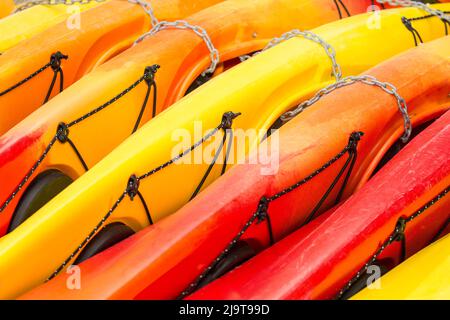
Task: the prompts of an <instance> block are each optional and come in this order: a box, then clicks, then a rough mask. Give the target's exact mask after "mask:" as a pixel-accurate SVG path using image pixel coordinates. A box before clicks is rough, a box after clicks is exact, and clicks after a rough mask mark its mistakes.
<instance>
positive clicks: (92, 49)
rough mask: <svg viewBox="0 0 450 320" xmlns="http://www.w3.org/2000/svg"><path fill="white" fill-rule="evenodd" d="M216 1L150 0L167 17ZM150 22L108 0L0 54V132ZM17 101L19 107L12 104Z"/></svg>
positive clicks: (131, 7) (121, 0)
mask: <svg viewBox="0 0 450 320" xmlns="http://www.w3.org/2000/svg"><path fill="white" fill-rule="evenodd" d="M219 1H220V0H201V1H195V2H191V1H187V2H185V3H184V2H183V4H180V1H179V0H169V1H167V0H157V1H153V2H152V3H153V6H154V10H155V12H154V14H155V15H156V16H157V17H158V18H159V19H164V20H165V19H169V20H173V19H180V18H184V17H186V16H188V15H190V14H192V13H194V12H196V11H197V10H200V9H203V8H205V7H208V6H209V5H211V4H215V3H217V2H219ZM32 9H33V8H31V9H27V10H25V11H23V13H24V14H25V13H27V12H28V11H29V10H32ZM44 9H45V8H44ZM61 10H62V9H61ZM39 19H42V18H40V17H39ZM72 20H73V21H72ZM150 20H151V19H150V16H149V15H148V14H147V13H146V11H145V10H144V9H143V8H142V7H141V6H140V5H139V4H135V3H131V2H128V1H125V0H111V1H108V2H104V3H102V4H101V5H98V6H97V7H95V8H92V9H91V10H88V11H85V12H82V13H80V16H79V18H78V19H76V18H75V17H74V18H73V19H71V20H68V21H66V20H65V19H64V21H63V22H60V23H59V24H56V25H55V26H53V28H52V32H41V33H39V34H37V35H35V36H34V37H33V38H31V39H29V40H27V41H22V42H21V43H20V44H18V45H16V46H14V47H13V48H10V49H9V50H7V51H6V52H4V53H3V54H2V55H1V56H0V83H1V85H0V110H1V111H0V119H1V120H0V135H2V134H4V133H5V132H6V131H7V130H9V129H10V128H12V127H13V126H14V125H15V124H17V123H18V122H19V121H21V120H22V119H23V118H25V117H26V116H27V115H29V114H30V113H32V112H33V111H34V110H36V109H37V108H39V107H40V106H41V105H42V104H43V103H45V102H47V101H48V100H49V99H50V98H52V97H54V96H55V95H56V94H57V93H59V92H61V91H62V90H63V89H64V88H67V87H68V86H70V85H71V84H72V83H74V82H75V81H77V80H78V79H80V78H81V77H82V76H83V75H85V74H86V73H88V72H90V71H91V70H92V69H94V68H95V67H97V66H98V65H100V64H102V63H103V62H105V61H107V60H109V59H111V58H112V57H114V56H115V55H117V54H118V53H120V52H122V51H124V50H125V49H127V48H129V47H130V46H131V45H132V44H133V42H134V41H135V40H136V39H137V38H138V37H139V36H140V35H142V34H143V33H144V32H146V31H148V30H149V29H150V26H151V24H150ZM20 21H22V20H20ZM77 21H78V22H77ZM27 25H28V24H27ZM8 26H12V24H8ZM17 105H20V106H21V107H20V108H16V107H14V106H17Z"/></svg>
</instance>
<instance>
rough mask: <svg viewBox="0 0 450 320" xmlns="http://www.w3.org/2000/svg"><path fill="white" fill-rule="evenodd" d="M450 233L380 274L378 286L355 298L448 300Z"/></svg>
mask: <svg viewBox="0 0 450 320" xmlns="http://www.w3.org/2000/svg"><path fill="white" fill-rule="evenodd" d="M449 271H450V234H449V235H447V236H445V237H444V238H442V239H440V240H438V241H436V242H434V243H433V244H431V245H429V246H428V247H427V248H425V249H423V250H422V251H420V252H418V253H417V254H415V255H414V256H412V257H411V258H409V259H408V260H406V261H405V262H403V263H402V264H401V265H399V266H398V267H396V268H395V269H393V270H391V271H389V272H388V273H387V274H386V275H384V276H383V277H381V280H380V281H381V283H380V285H381V287H380V288H379V289H368V288H366V289H364V290H363V291H361V292H360V293H358V294H356V295H355V296H354V297H353V298H352V299H354V300H384V299H389V300H391V299H392V300H400V299H405V300H449V299H450V277H449Z"/></svg>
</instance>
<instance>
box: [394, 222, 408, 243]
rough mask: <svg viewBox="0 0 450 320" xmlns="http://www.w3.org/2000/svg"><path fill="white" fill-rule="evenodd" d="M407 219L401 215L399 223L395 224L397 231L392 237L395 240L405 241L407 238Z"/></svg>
mask: <svg viewBox="0 0 450 320" xmlns="http://www.w3.org/2000/svg"><path fill="white" fill-rule="evenodd" d="M406 223H407V221H406V219H405V218H404V217H400V218H399V219H398V221H397V225H396V226H395V232H394V235H393V237H392V239H393V241H403V239H404V238H405V230H406Z"/></svg>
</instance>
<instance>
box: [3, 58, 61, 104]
mask: <svg viewBox="0 0 450 320" xmlns="http://www.w3.org/2000/svg"><path fill="white" fill-rule="evenodd" d="M67 59H69V56H67V55H65V54H62V53H61V52H59V51H58V52H55V53H53V54H52V55H51V56H50V61H49V62H48V63H47V64H45V65H44V66H42V67H41V68H39V69H38V70H36V71H35V72H33V73H32V74H30V75H29V76H27V77H26V78H24V79H22V80H20V81H19V82H17V83H16V84H14V85H12V86H11V87H9V88H8V89H6V90H4V91H1V92H0V97H2V96H4V95H6V94H8V93H10V92H11V91H13V90H15V89H17V88H18V87H20V86H22V85H23V84H25V83H27V82H28V81H30V80H32V79H33V78H35V77H36V76H38V75H39V74H41V73H42V72H44V71H45V70H47V69H49V68H51V69H52V70H53V79H52V82H51V83H50V87H49V89H48V91H47V94H46V95H45V99H44V102H43V103H44V104H45V103H47V102H48V100H49V99H50V96H51V94H52V92H53V88H54V86H55V84H56V80H57V78H58V75H59V92H62V91H63V90H64V72H63V69H62V67H61V65H62V60H67Z"/></svg>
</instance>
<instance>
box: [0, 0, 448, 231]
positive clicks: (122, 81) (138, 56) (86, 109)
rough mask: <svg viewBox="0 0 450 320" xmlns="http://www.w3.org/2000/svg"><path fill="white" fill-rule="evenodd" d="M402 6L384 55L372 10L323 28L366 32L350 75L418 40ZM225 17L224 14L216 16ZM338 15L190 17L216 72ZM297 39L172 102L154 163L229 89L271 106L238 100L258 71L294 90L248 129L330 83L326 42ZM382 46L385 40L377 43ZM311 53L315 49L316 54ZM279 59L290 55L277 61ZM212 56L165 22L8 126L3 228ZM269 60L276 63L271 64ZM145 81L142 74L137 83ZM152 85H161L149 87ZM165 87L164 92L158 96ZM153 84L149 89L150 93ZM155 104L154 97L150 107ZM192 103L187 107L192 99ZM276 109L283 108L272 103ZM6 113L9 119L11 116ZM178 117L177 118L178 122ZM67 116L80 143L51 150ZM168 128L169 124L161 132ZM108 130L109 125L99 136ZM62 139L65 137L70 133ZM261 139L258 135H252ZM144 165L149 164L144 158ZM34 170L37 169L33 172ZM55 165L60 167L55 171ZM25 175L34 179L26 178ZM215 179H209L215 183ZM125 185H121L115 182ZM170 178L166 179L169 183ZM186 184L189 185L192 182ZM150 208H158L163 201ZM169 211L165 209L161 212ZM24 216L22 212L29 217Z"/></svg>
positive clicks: (260, 6) (251, 4) (216, 9)
mask: <svg viewBox="0 0 450 320" xmlns="http://www.w3.org/2000/svg"><path fill="white" fill-rule="evenodd" d="M110 3H112V2H110ZM358 3H359V4H358V5H355V6H353V5H352V6H350V7H349V10H352V11H351V12H363V11H364V10H365V5H361V4H362V3H364V1H363V2H358ZM366 4H367V3H366ZM136 10H137V9H136ZM263 11H264V12H265V11H270V12H271V15H268V16H267V17H265V18H264V19H262V20H261V15H260V12H263ZM138 12H140V11H138ZM404 13H405V14H410V15H414V14H416V15H421V14H422V12H421V11H419V10H417V9H406V11H404ZM399 14H400V13H399V12H393V13H391V14H388V15H386V29H385V30H380V31H376V32H374V34H373V36H377V37H378V40H379V43H382V42H384V40H383V39H382V38H384V35H383V34H384V32H385V31H387V30H388V28H389V26H390V25H391V24H392V25H395V26H396V27H397V33H392V34H391V39H392V43H393V44H394V43H395V42H397V41H398V39H401V38H404V39H405V43H403V44H402V45H393V48H391V49H389V50H387V51H386V52H384V53H382V54H369V55H367V53H366V52H365V51H364V48H363V47H362V46H363V45H366V43H367V45H369V43H370V42H372V40H370V39H365V38H364V35H365V33H364V30H365V29H366V28H365V18H364V17H359V18H356V17H355V18H356V19H355V20H352V21H349V22H344V21H342V25H343V26H344V29H343V30H342V31H339V32H336V31H335V30H334V28H335V27H334V26H330V27H326V28H323V29H322V30H323V31H320V32H322V33H323V34H325V35H327V36H328V37H331V38H333V39H334V42H335V43H337V42H339V39H340V37H341V36H344V35H345V37H346V38H347V39H348V41H349V42H350V41H351V39H352V37H353V35H352V34H353V32H355V31H356V32H359V34H360V37H359V38H360V39H361V40H360V41H361V43H354V44H353V45H352V46H348V47H346V46H343V47H342V52H341V55H342V58H341V60H343V61H341V63H344V65H343V66H344V71H345V72H346V73H348V74H351V73H354V72H361V71H363V70H364V69H366V68H367V67H368V66H372V65H374V64H376V63H377V62H379V61H381V60H382V59H384V58H386V57H390V56H392V55H393V54H395V53H397V52H400V51H402V50H404V49H406V48H409V47H411V46H413V45H414V44H413V42H412V41H411V39H410V35H409V32H408V31H407V30H406V29H405V28H404V27H403V25H402V24H401V22H400V20H399V19H400V16H399ZM244 16H245V17H253V18H252V19H250V20H249V21H251V22H249V23H248V24H245V25H243V24H241V23H240V22H241V21H242V18H243V17H244ZM302 16H304V18H303V19H299V18H298V17H302ZM217 17H222V18H221V19H217ZM337 19H339V15H338V13H337V9H336V7H335V6H334V4H332V3H330V1H328V0H302V1H298V0H284V1H279V0H264V1H261V0H252V1H246V0H233V1H226V2H223V3H220V4H218V5H216V6H213V7H211V8H208V9H206V10H203V11H202V12H200V13H198V14H195V15H193V16H191V17H190V18H189V19H187V21H188V23H189V24H190V25H192V26H202V27H204V28H205V30H206V31H207V34H208V35H209V38H210V39H211V40H212V43H214V45H215V47H216V49H217V50H218V52H219V54H220V59H221V62H220V63H219V64H218V65H217V68H216V71H215V73H216V74H218V73H221V72H222V71H223V70H224V69H226V68H230V66H232V65H233V64H235V63H236V60H239V57H240V56H241V55H245V54H249V53H252V52H254V51H258V50H261V49H262V48H264V46H265V45H266V44H267V43H268V42H269V41H270V39H272V37H274V36H277V35H279V34H282V33H283V32H285V31H287V30H290V29H292V28H295V27H300V28H302V29H304V28H310V27H314V26H317V25H319V24H321V23H322V22H323V23H325V22H328V21H333V20H337ZM280 20H281V21H280ZM427 23H428V22H427ZM427 23H425V24H427ZM429 23H430V25H436V26H438V25H439V24H440V22H439V21H434V19H430V20H429ZM389 33H390V32H389ZM441 34H442V30H438V31H436V32H435V31H433V30H429V31H426V32H425V33H424V35H423V36H424V38H425V39H426V40H429V39H433V38H435V37H438V36H440V35H441ZM295 40H297V41H295ZM295 40H294V41H292V42H291V44H290V45H289V46H288V47H289V48H287V49H288V50H291V51H292V52H290V53H289V54H288V55H285V51H284V50H278V51H276V52H277V53H275V54H274V55H272V56H271V57H269V58H266V60H265V61H266V62H263V63H261V64H260V63H258V64H257V65H255V66H254V67H250V69H247V71H243V72H242V71H241V72H242V73H241V74H242V75H247V74H248V75H251V78H249V79H244V78H242V77H241V78H242V79H241V80H240V84H241V85H243V86H242V87H241V88H238V87H237V86H236V85H235V86H230V84H232V83H233V82H235V81H234V79H233V78H232V77H228V78H227V79H228V80H225V81H224V82H222V83H221V84H218V85H217V84H216V85H214V89H213V90H209V91H207V93H206V95H205V94H204V95H203V96H201V97H199V98H196V99H200V100H197V101H202V102H203V101H205V102H206V101H207V100H211V98H210V97H211V96H212V95H216V94H217V93H220V96H218V97H217V98H216V99H215V100H213V101H210V104H206V105H205V103H201V104H200V105H199V106H197V104H198V103H197V102H192V101H191V100H188V102H187V103H184V102H183V103H182V106H179V107H177V108H176V109H175V110H174V111H172V112H171V113H170V114H171V115H169V116H168V118H167V117H166V118H165V119H169V120H164V119H162V120H159V122H157V123H156V124H155V125H154V126H153V128H154V129H151V130H156V131H155V132H157V135H154V134H153V133H149V134H150V135H152V136H153V137H154V138H155V140H154V142H150V141H149V143H146V144H145V148H148V147H149V146H150V145H153V146H154V147H157V148H160V146H161V148H160V149H159V152H160V155H155V156H156V157H154V159H153V160H152V161H153V163H158V162H161V161H164V160H165V159H168V158H169V157H170V152H171V150H170V149H171V146H172V145H173V143H166V142H165V139H170V135H171V133H172V130H173V129H174V128H177V127H176V125H180V127H179V128H189V130H191V127H192V120H201V119H202V118H203V117H207V118H208V121H207V122H205V123H204V124H205V126H206V125H207V126H208V127H207V128H206V129H209V127H210V126H216V125H217V124H218V122H220V120H221V117H222V115H223V114H224V113H225V112H226V111H229V110H228V108H229V107H230V106H229V105H228V106H226V105H225V104H223V103H219V101H220V99H219V97H220V98H223V97H227V95H228V94H229V93H230V92H235V93H236V99H237V100H236V104H238V106H236V107H238V108H244V107H245V108H252V110H257V109H258V108H259V106H262V105H263V104H264V103H265V102H264V101H263V99H261V100H260V102H259V106H258V105H256V104H255V105H254V106H244V104H241V103H238V99H242V98H241V96H243V95H246V93H245V89H246V87H248V86H250V84H251V83H252V81H254V80H255V79H258V78H259V77H260V76H261V75H262V74H264V76H265V78H264V80H263V81H260V85H259V86H258V88H256V90H258V91H259V90H265V89H266V88H267V87H269V86H272V81H271V79H272V71H273V70H276V69H278V68H279V71H278V76H277V77H278V78H279V84H277V85H276V86H274V87H273V88H272V89H271V90H272V91H271V92H272V93H275V92H276V90H277V87H278V88H282V87H283V85H284V84H286V82H288V81H289V82H290V84H289V85H290V89H289V90H288V92H286V94H285V97H281V96H280V100H278V101H271V102H270V103H269V104H270V105H268V106H267V107H265V108H266V114H265V115H261V116H260V117H258V118H252V117H251V114H250V109H249V112H248V115H246V116H245V117H241V118H244V119H246V120H245V127H247V128H250V127H254V126H256V127H258V128H265V129H267V128H268V127H269V126H270V123H269V122H267V119H265V118H263V117H265V116H267V117H269V116H270V119H269V121H274V120H275V118H276V117H277V116H279V114H280V113H281V112H283V110H286V109H287V108H289V107H291V106H292V104H293V103H295V102H297V101H299V100H300V99H302V97H304V96H306V95H308V94H310V93H311V92H314V91H315V90H316V89H317V88H318V87H320V86H322V85H323V84H325V83H329V82H332V81H333V79H334V77H333V76H332V73H331V62H330V58H329V57H328V56H327V54H326V51H325V49H324V48H323V47H322V46H321V45H319V44H317V43H314V42H312V41H306V40H305V41H300V39H295ZM303 46H306V48H307V49H306V50H305V51H303ZM359 46H361V47H359ZM373 48H376V45H375V44H374V45H373ZM296 50H297V51H296ZM298 50H300V51H298ZM354 52H358V54H359V55H358V58H359V59H360V62H359V63H358V64H357V65H356V66H355V67H353V60H354V59H353V58H352V57H351V55H352V54H354ZM285 56H286V58H287V59H291V60H292V63H294V64H295V65H296V66H298V69H293V68H291V67H290V66H288V65H286V64H285V61H286V60H284V59H285V58H284V57H285ZM311 57H314V58H313V59H310V58H311ZM276 59H281V60H280V61H278V62H277V63H276V64H274V65H273V66H270V65H271V64H272V62H273V61H275V60H276ZM156 64H157V65H159V66H160V70H158V71H157V72H156V70H157V67H156V66H155V65H156ZM210 64H211V56H210V52H209V51H208V47H207V46H206V45H205V43H204V40H203V39H202V38H201V37H199V36H198V35H197V34H196V33H194V32H193V31H191V30H176V29H167V30H162V31H160V32H158V33H156V34H155V35H153V36H150V37H148V38H146V39H145V40H144V41H142V42H140V43H139V44H138V45H136V46H135V47H133V48H131V49H129V50H127V51H126V52H124V53H123V54H120V55H119V56H117V57H116V58H114V59H112V60H111V61H109V62H107V63H105V64H104V65H102V66H100V67H99V68H97V70H95V71H93V72H91V73H90V74H88V75H86V76H85V77H84V78H83V79H81V80H80V81H78V82H77V83H75V84H74V85H73V86H72V87H71V88H69V89H67V90H66V91H65V92H63V93H62V94H60V95H59V96H57V97H56V98H54V99H52V101H50V102H49V103H47V104H46V105H44V106H43V107H41V108H39V109H38V110H36V112H34V113H32V114H31V115H30V116H29V117H27V118H26V119H24V120H23V121H21V122H20V123H19V124H18V125H16V126H15V127H14V128H12V129H11V130H10V131H9V132H8V133H6V134H5V135H3V136H2V137H1V138H0V176H1V177H2V179H3V183H2V184H1V185H0V201H1V205H0V211H1V212H2V213H1V215H0V232H1V233H2V234H4V233H5V232H6V231H7V230H8V229H9V230H11V229H12V228H10V225H11V223H10V222H11V217H12V216H13V214H14V215H17V210H18V209H17V208H18V207H20V202H25V203H27V205H25V207H26V208H30V209H32V210H27V212H26V213H24V214H20V216H29V215H30V214H32V213H33V212H34V211H36V210H37V208H39V207H40V206H42V205H43V204H45V202H47V201H48V200H49V198H48V195H51V196H53V195H55V194H56V193H58V192H59V191H61V190H62V189H63V188H65V187H66V186H67V185H68V184H69V183H70V182H71V181H72V180H74V179H76V178H78V177H79V176H81V175H82V174H83V173H84V172H85V171H86V169H88V168H90V167H92V166H93V165H95V164H96V163H97V162H98V161H99V160H101V159H102V158H103V157H104V156H106V155H107V154H108V153H109V152H111V151H112V150H113V149H114V148H115V147H116V146H117V145H119V144H120V143H121V142H122V141H123V140H125V139H126V138H127V137H129V136H130V134H131V133H132V132H134V131H135V129H136V128H137V127H139V126H140V124H142V123H145V122H147V121H148V120H149V119H151V118H152V117H153V115H155V114H156V113H159V112H161V111H162V110H164V109H166V108H167V107H168V106H170V105H171V104H172V103H173V102H175V101H177V100H179V99H180V98H182V97H183V96H184V95H185V94H186V92H187V91H188V90H189V89H190V88H192V87H191V85H192V83H195V82H196V79H198V78H199V77H200V78H201V77H202V73H203V71H205V70H206V69H207V68H208V67H210ZM302 64H304V66H302ZM266 65H267V66H270V67H266ZM261 66H264V68H261ZM280 66H281V67H280ZM283 66H284V67H283ZM314 70H318V73H317V75H314V76H312V72H315V71H314ZM146 72H148V73H146ZM154 72H156V74H155V73H154ZM245 72H247V73H245ZM144 73H146V74H147V76H148V78H146V79H147V80H145V79H144V78H143V75H144ZM300 77H302V78H306V80H305V85H304V90H302V91H301V92H298V90H297V88H298V81H299V79H300ZM144 80H145V81H144ZM136 81H140V83H139V82H138V83H137V84H136ZM149 89H151V91H152V92H149ZM156 90H157V95H155V93H156V92H155V91H156ZM149 93H150V97H149V96H148V94H149ZM151 95H153V97H152V96H151ZM205 97H206V98H205ZM265 97H266V99H268V98H269V97H270V94H269V93H267V94H266V96H265ZM286 99H287V100H286ZM143 103H144V107H143ZM146 103H147V104H148V106H147V108H146V109H145V106H146ZM278 103H282V105H283V106H280V107H278V106H277V104H278ZM184 105H186V106H185V107H183V106H184ZM214 105H218V106H217V107H216V110H214V111H213V108H212V107H211V106H214ZM274 108H278V109H279V110H274V111H273V110H272V109H274ZM176 110H182V114H190V116H189V117H180V116H179V113H178V111H176ZM93 111H94V112H93ZM237 111H239V110H237ZM89 115H90V116H89ZM2 119H3V118H2ZM4 119H9V117H5V118H4ZM175 119H176V121H177V122H174V120H175ZM5 121H7V120H5ZM166 121H168V122H166ZM61 122H64V123H65V124H67V125H68V126H69V125H70V126H72V127H70V129H69V128H67V129H69V130H70V131H69V132H70V133H69V138H70V140H71V141H72V142H73V144H74V145H75V146H76V150H75V148H73V147H72V146H71V144H70V143H60V142H58V143H55V142H54V143H53V146H52V148H51V150H50V151H49V152H46V149H47V147H48V145H49V144H51V143H52V141H53V140H54V139H55V133H56V132H63V131H64V132H65V130H62V129H64V127H61V126H60V124H61ZM167 123H170V126H167ZM161 129H163V130H162V131H161ZM206 129H205V130H206ZM100 132H101V133H102V134H101V135H100V136H99V133H100ZM159 137H161V138H159ZM58 141H59V140H58ZM63 141H65V140H64V139H63ZM254 142H255V141H252V143H254ZM142 147H144V145H142ZM163 150H164V152H163ZM44 153H45V154H46V157H45V159H44V158H43V160H41V161H40V162H39V166H37V167H35V163H36V161H38V160H40V159H39V158H40V156H41V154H44ZM133 157H134V152H133V155H132V154H130V157H129V158H128V159H132V158H133ZM81 158H82V159H81ZM124 160H125V159H124ZM143 164H144V165H145V163H143ZM148 165H151V163H148ZM30 169H33V170H31V171H30ZM191 169H194V171H195V172H194V173H193V176H196V177H197V176H199V175H200V174H202V170H203V167H202V166H198V167H197V168H191ZM54 170H57V171H58V172H57V173H55V172H54ZM49 171H51V175H52V177H50V178H49V177H48V172H49ZM30 172H31V174H30ZM127 174H128V173H127ZM24 177H27V178H26V179H24ZM42 177H43V179H44V180H45V181H47V183H44V184H42V183H39V181H42ZM195 179H197V178H195ZM199 179H200V178H199ZM49 180H51V181H49ZM55 181H56V182H55ZM210 181H211V180H208V181H207V182H206V184H208V183H209V182H210ZM163 184H164V182H163ZM206 184H205V185H206ZM35 185H39V186H40V187H39V186H38V189H40V190H41V189H42V188H45V185H50V187H51V190H50V191H45V192H44V191H43V192H39V194H42V193H46V194H47V198H46V199H42V198H41V199H38V200H37V202H38V204H36V205H32V204H28V203H29V202H27V201H26V200H23V199H25V198H24V197H26V193H27V194H33V193H34V192H36V191H29V190H30V187H32V186H35ZM42 185H44V186H42ZM119 185H120V184H118V185H116V187H118V186H119ZM165 185H166V186H167V184H165ZM154 186H155V187H156V188H157V189H158V188H160V187H159V186H158V184H155V185H154ZM187 187H188V189H189V188H192V185H189V186H187ZM15 190H16V191H15ZM32 190H35V189H32ZM111 192H112V190H111ZM192 192H193V190H192ZM184 193H185V192H184ZM186 197H187V196H186ZM169 198H172V197H170V196H168V198H166V199H169ZM8 199H10V200H8ZM33 199H34V197H33ZM185 201H186V199H184V198H181V197H178V198H177V200H176V201H174V202H173V204H171V205H170V204H169V202H170V201H166V200H164V203H165V205H168V204H169V207H168V208H164V210H161V209H157V212H158V215H161V216H162V215H165V214H168V213H171V212H173V211H174V210H176V209H178V208H179V207H180V206H181V204H183V203H184V202H185ZM6 203H8V205H6ZM4 204H5V205H4ZM104 205H105V207H106V206H109V200H108V201H106V202H104ZM151 209H153V210H154V208H151ZM139 210H140V209H139ZM160 211H162V212H161V213H159V212H160ZM15 212H16V213H15ZM137 219H140V220H138V221H135V222H132V224H133V228H136V229H139V228H141V227H142V226H145V225H147V220H143V219H141V218H137ZM19 220H20V221H23V219H19Z"/></svg>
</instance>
